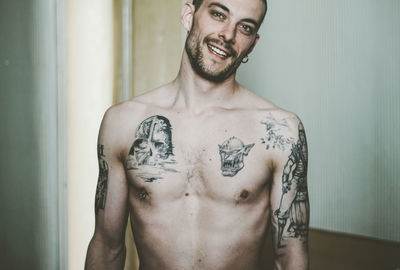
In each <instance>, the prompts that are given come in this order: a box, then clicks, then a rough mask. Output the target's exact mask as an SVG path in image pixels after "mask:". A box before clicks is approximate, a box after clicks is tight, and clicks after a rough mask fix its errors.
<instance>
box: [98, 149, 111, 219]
mask: <svg viewBox="0 0 400 270" xmlns="http://www.w3.org/2000/svg"><path fill="white" fill-rule="evenodd" d="M97 158H98V161H99V179H98V181H97V188H96V197H95V211H96V214H97V213H98V212H99V209H103V210H104V209H105V207H106V198H107V184H108V164H107V162H106V160H105V159H104V158H105V155H104V145H102V144H98V145H97Z"/></svg>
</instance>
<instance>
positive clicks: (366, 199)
mask: <svg viewBox="0 0 400 270" xmlns="http://www.w3.org/2000/svg"><path fill="white" fill-rule="evenodd" d="M260 31H261V40H260V42H259V44H258V45H257V47H256V50H255V52H254V53H253V54H252V55H251V56H250V61H249V63H248V64H246V65H244V66H243V67H241V70H240V72H239V73H240V74H239V80H240V81H241V82H242V83H243V84H244V85H245V86H247V87H248V88H250V89H252V90H254V91H255V92H256V93H258V94H260V95H262V96H264V97H266V98H268V99H270V100H271V101H272V102H274V103H275V104H277V105H278V106H281V107H283V108H285V109H288V110H291V111H294V112H296V113H297V114H298V115H299V116H300V117H301V118H302V120H303V122H304V124H305V127H306V130H307V134H308V141H309V152H310V155H309V156H310V162H309V190H310V200H311V226H312V227H314V228H320V229H326V230H332V231H338V232H346V233H352V234H357V235H364V236H370V237H376V238H380V239H386V240H393V241H400V230H399V228H400V168H399V165H400V158H399V157H400V155H399V153H400V136H399V134H400V123H399V119H400V76H399V75H400V53H399V52H400V1H398V0H380V1H378V0H337V1H329V0H305V1H296V0H270V1H269V13H268V15H267V17H266V21H265V22H264V25H263V27H262V29H261V30H260Z"/></svg>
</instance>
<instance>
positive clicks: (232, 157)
mask: <svg viewBox="0 0 400 270" xmlns="http://www.w3.org/2000/svg"><path fill="white" fill-rule="evenodd" d="M218 146H219V154H220V156H221V171H222V175H223V176H230V177H232V176H235V175H236V174H237V173H238V172H239V171H240V170H241V169H243V167H244V162H243V159H244V156H247V155H248V154H249V152H250V150H251V148H253V146H254V143H253V144H248V145H244V143H243V142H242V141H241V140H240V139H238V138H236V137H231V138H229V139H228V140H226V141H225V142H224V143H223V144H222V145H218Z"/></svg>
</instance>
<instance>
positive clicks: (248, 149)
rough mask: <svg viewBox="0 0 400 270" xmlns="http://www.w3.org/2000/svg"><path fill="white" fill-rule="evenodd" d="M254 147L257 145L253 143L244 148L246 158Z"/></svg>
mask: <svg viewBox="0 0 400 270" xmlns="http://www.w3.org/2000/svg"><path fill="white" fill-rule="evenodd" d="M254 145H255V144H254V143H252V144H248V145H246V146H245V147H244V154H245V155H246V156H247V155H248V154H249V152H250V150H251V148H253V146H254Z"/></svg>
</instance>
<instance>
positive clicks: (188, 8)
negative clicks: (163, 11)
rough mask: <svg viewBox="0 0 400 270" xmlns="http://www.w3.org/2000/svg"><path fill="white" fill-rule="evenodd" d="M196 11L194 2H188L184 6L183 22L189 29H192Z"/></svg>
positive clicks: (182, 12)
mask: <svg viewBox="0 0 400 270" xmlns="http://www.w3.org/2000/svg"><path fill="white" fill-rule="evenodd" d="M194 11H195V8H194V5H193V4H192V3H189V2H186V3H185V4H184V5H183V7H182V11H181V23H182V25H183V27H185V29H186V30H187V31H190V29H191V28H192V23H193V16H194Z"/></svg>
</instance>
